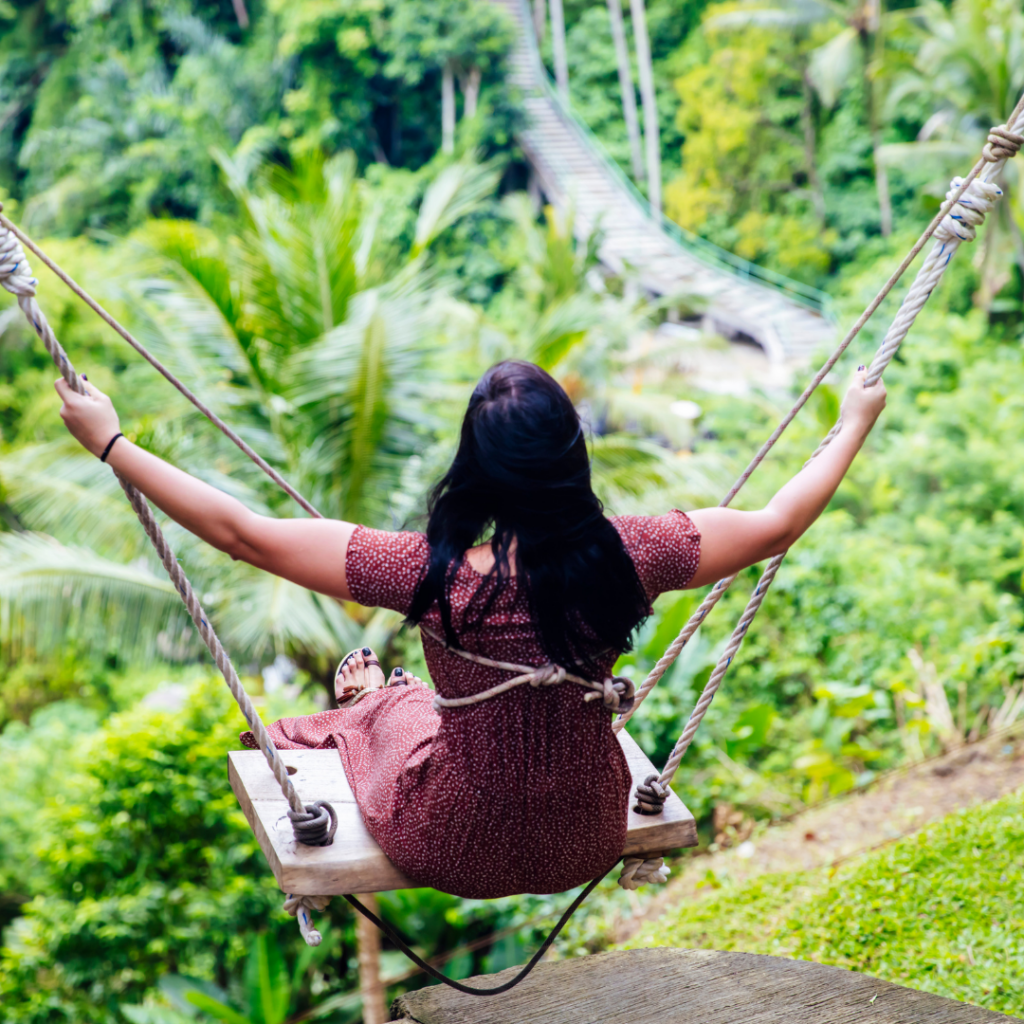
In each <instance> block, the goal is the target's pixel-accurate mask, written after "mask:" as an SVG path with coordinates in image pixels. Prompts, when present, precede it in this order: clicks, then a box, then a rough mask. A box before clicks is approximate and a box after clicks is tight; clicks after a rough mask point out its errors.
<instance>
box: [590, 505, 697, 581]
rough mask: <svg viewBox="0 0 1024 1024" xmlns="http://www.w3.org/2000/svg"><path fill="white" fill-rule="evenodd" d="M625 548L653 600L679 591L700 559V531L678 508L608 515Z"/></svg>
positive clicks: (691, 576) (695, 569) (689, 578)
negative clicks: (650, 513)
mask: <svg viewBox="0 0 1024 1024" xmlns="http://www.w3.org/2000/svg"><path fill="white" fill-rule="evenodd" d="M609 522H611V524H612V525H613V526H614V527H615V529H616V530H618V532H619V536H620V537H621V538H622V542H623V544H625V546H626V550H627V551H628V552H629V555H630V557H631V558H632V559H633V564H634V565H635V566H636V570H637V572H638V573H639V575H640V579H641V580H642V581H643V584H644V587H645V589H646V590H647V593H648V594H649V595H650V597H651V599H652V600H653V599H654V597H656V596H657V595H658V594H661V593H664V592H665V591H667V590H681V589H682V588H684V587H685V586H686V585H687V584H688V583H689V582H690V580H691V579H692V578H693V574H694V573H695V572H696V571H697V565H698V563H699V562H700V531H699V530H698V529H697V527H696V526H694V524H693V520H692V519H690V517H689V516H688V515H687V514H686V513H685V512H683V511H681V510H680V509H677V508H676V509H672V510H671V511H669V512H666V513H664V514H663V515H659V516H611V517H609Z"/></svg>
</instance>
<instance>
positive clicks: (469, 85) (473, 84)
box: [462, 68, 482, 118]
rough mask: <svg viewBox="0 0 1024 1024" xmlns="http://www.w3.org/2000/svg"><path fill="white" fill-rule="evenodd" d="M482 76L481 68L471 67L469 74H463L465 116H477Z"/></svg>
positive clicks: (463, 111)
mask: <svg viewBox="0 0 1024 1024" xmlns="http://www.w3.org/2000/svg"><path fill="white" fill-rule="evenodd" d="M481 77H482V75H481V72H480V69H479V68H470V69H469V74H468V75H463V76H462V98H463V103H462V116H463V118H467V117H475V116H476V107H477V104H478V103H479V102H480V79H481Z"/></svg>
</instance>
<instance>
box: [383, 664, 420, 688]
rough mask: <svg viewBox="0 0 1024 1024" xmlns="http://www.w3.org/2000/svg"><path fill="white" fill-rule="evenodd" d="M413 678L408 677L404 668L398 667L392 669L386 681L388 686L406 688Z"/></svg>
mask: <svg viewBox="0 0 1024 1024" xmlns="http://www.w3.org/2000/svg"><path fill="white" fill-rule="evenodd" d="M412 678H414V677H413V676H410V675H409V674H408V673H407V672H406V671H405V669H404V668H402V667H401V666H399V667H398V668H396V669H394V670H393V671H392V673H391V676H390V678H389V679H388V686H408V684H409V680H410V679H412Z"/></svg>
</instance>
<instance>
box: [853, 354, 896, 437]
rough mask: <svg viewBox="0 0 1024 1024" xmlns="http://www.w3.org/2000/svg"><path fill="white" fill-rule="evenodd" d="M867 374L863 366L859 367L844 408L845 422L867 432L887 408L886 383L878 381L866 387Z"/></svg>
mask: <svg viewBox="0 0 1024 1024" xmlns="http://www.w3.org/2000/svg"><path fill="white" fill-rule="evenodd" d="M867 375H868V372H867V370H866V369H865V368H864V367H863V366H860V367H858V368H857V372H856V373H855V374H854V375H853V382H852V383H851V384H850V386H849V388H847V390H846V397H845V398H844V399H843V408H842V415H843V423H844V424H847V425H849V426H851V427H856V428H858V429H859V430H862V431H863V432H864V433H865V434H866V433H867V432H868V431H869V430H870V429H871V428H872V427H873V426H874V425H875V420H877V419H878V417H879V416H880V415H881V413H882V410H883V409H884V408H885V385H884V384H883V383H882V382H881V381H878V383H877V384H873V385H872V386H871V387H869V388H866V387H864V380H865V378H866V377H867Z"/></svg>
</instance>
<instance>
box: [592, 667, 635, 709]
mask: <svg viewBox="0 0 1024 1024" xmlns="http://www.w3.org/2000/svg"><path fill="white" fill-rule="evenodd" d="M600 686H601V689H597V688H596V684H595V688H594V689H593V690H591V691H590V693H588V694H587V695H586V696H585V697H584V698H583V699H584V700H585V701H592V700H600V701H601V703H602V704H603V705H604V706H605V707H606V708H607V709H608V710H609V711H614V712H616V713H618V714H625V713H626V712H627V711H629V709H630V708H632V706H633V700H634V696H635V693H636V690H635V689H634V687H633V680H632V679H627V678H626V677H625V676H609V677H608V678H607V679H605V680H604V682H603V683H601V684H600Z"/></svg>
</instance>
